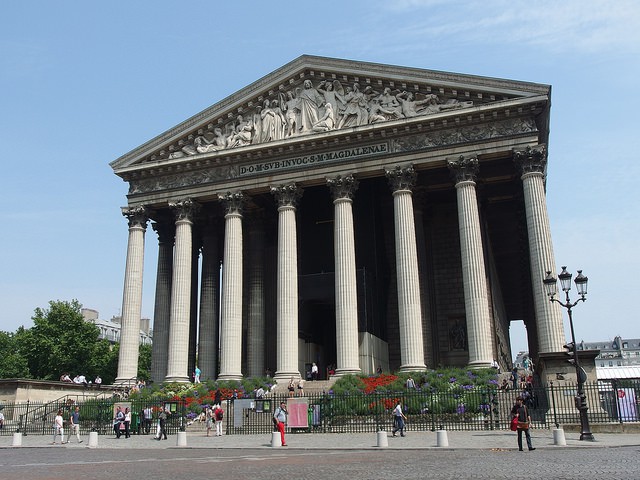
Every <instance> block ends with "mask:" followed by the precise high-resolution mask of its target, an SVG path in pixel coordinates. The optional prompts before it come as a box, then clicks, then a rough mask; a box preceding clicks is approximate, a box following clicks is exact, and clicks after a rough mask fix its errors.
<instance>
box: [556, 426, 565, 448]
mask: <svg viewBox="0 0 640 480" xmlns="http://www.w3.org/2000/svg"><path fill="white" fill-rule="evenodd" d="M553 444H554V445H566V444H567V439H566V438H564V429H562V428H554V429H553Z"/></svg>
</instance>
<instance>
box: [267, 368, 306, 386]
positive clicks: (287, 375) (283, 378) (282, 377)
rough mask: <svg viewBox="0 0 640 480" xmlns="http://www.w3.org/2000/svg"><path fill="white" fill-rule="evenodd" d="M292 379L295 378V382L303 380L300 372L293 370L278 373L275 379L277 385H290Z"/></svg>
mask: <svg viewBox="0 0 640 480" xmlns="http://www.w3.org/2000/svg"><path fill="white" fill-rule="evenodd" d="M291 377H293V379H294V380H297V379H298V378H302V376H301V375H300V372H298V371H297V370H292V371H289V372H276V374H275V376H274V377H273V379H274V380H275V381H276V382H277V383H288V382H289V380H291Z"/></svg>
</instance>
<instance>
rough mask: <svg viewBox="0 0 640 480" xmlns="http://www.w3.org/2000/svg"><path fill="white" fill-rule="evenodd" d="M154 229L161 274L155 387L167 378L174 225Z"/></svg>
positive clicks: (155, 332) (153, 367)
mask: <svg viewBox="0 0 640 480" xmlns="http://www.w3.org/2000/svg"><path fill="white" fill-rule="evenodd" d="M151 226H152V227H153V229H154V230H155V231H156V233H157V234H158V271H157V274H156V300H155V307H154V310H153V346H152V355H151V379H152V380H153V381H154V382H155V383H159V382H164V378H165V377H166V376H167V350H168V348H169V319H170V316H171V275H172V266H173V237H174V235H175V225H173V224H166V223H153V224H152V225H151Z"/></svg>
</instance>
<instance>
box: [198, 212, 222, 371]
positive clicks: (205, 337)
mask: <svg viewBox="0 0 640 480" xmlns="http://www.w3.org/2000/svg"><path fill="white" fill-rule="evenodd" d="M219 297H220V254H219V247H218V235H217V231H216V228H215V224H209V225H206V226H205V227H204V229H203V233H202V282H201V289H200V334H199V338H198V366H199V367H200V370H201V374H200V375H201V377H200V378H201V379H202V380H203V381H204V380H215V379H216V377H217V375H218V327H219V325H218V308H219V302H218V299H219Z"/></svg>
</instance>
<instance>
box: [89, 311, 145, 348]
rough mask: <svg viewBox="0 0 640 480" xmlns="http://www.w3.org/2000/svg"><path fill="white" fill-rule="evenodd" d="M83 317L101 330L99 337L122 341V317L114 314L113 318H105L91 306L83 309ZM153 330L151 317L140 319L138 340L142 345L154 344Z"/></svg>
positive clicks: (111, 341)
mask: <svg viewBox="0 0 640 480" xmlns="http://www.w3.org/2000/svg"><path fill="white" fill-rule="evenodd" d="M81 313H82V318H84V321H85V322H91V323H93V324H94V325H95V326H96V327H98V329H99V330H100V335H99V338H100V339H101V340H107V341H108V342H109V343H119V342H120V331H121V330H122V317H119V316H114V317H111V320H103V319H101V318H100V314H99V313H98V311H97V310H93V309H91V308H83V309H81ZM152 336H153V332H152V331H151V319H149V318H141V319H140V333H139V337H138V341H139V344H140V345H151V344H152Z"/></svg>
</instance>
